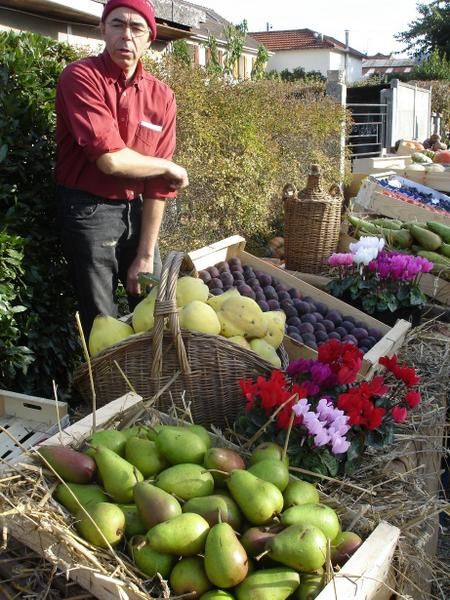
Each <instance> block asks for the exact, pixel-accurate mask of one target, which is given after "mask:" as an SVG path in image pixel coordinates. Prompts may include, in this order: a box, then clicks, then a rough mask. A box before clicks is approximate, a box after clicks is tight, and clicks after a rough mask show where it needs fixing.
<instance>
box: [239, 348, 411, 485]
mask: <svg viewBox="0 0 450 600" xmlns="http://www.w3.org/2000/svg"><path fill="white" fill-rule="evenodd" d="M362 356H363V355H362V352H361V351H360V350H359V349H358V348H357V347H356V346H354V345H353V344H351V343H344V342H340V341H338V340H329V341H328V342H326V343H324V344H322V345H321V346H320V347H319V350H318V358H317V359H305V358H300V359H298V360H294V361H292V362H291V363H290V364H289V366H288V368H287V371H286V373H284V372H282V371H279V370H274V371H272V373H271V376H270V377H269V378H264V377H258V378H257V379H256V381H253V380H251V379H242V380H240V387H241V390H242V393H243V396H244V399H245V406H244V408H243V411H242V412H241V414H240V415H239V417H238V418H237V420H236V423H235V430H236V432H237V433H238V434H240V435H241V436H245V437H246V438H247V439H248V440H249V443H248V445H249V446H251V445H253V444H254V443H255V442H256V440H258V443H260V442H261V441H273V442H276V443H278V444H280V445H281V446H283V447H284V448H285V451H286V453H287V455H288V456H289V459H290V464H291V466H297V467H301V468H303V469H307V470H309V471H314V472H317V473H321V474H324V475H330V476H335V475H337V474H344V473H345V474H348V473H351V472H352V470H353V469H354V468H355V466H356V465H358V464H359V463H360V461H361V459H362V456H363V453H364V451H365V449H366V448H367V447H368V446H373V447H383V446H387V445H389V444H390V443H392V441H393V438H394V430H395V427H396V425H397V424H398V423H402V422H403V421H405V420H406V419H407V417H408V412H409V410H411V409H413V408H414V407H415V406H417V405H418V404H419V402H420V399H421V397H420V392H419V391H418V390H417V385H418V384H419V381H420V380H419V377H418V376H417V373H416V371H415V369H414V368H412V367H409V366H408V365H404V364H399V363H398V359H397V356H396V355H394V356H392V357H391V358H388V357H382V358H380V359H379V363H380V364H381V365H383V366H384V367H386V369H387V371H388V372H389V374H390V375H389V376H390V379H391V381H390V382H388V381H387V380H386V377H385V376H384V375H376V376H374V377H373V379H372V380H371V381H357V380H356V378H357V374H358V370H359V368H360V366H361V362H362Z"/></svg>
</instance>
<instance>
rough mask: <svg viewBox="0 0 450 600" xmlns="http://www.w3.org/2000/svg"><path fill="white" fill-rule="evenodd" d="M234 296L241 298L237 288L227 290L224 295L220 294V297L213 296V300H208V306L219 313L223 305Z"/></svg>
mask: <svg viewBox="0 0 450 600" xmlns="http://www.w3.org/2000/svg"><path fill="white" fill-rule="evenodd" d="M233 296H237V297H240V296H241V295H240V293H239V292H238V291H237V289H236V288H230V289H229V290H227V291H226V292H224V293H223V294H219V295H218V296H211V298H209V299H208V304H209V305H210V306H211V307H212V308H213V309H214V310H215V311H216V312H217V311H218V310H219V309H220V307H221V306H222V304H223V303H224V302H226V301H227V300H228V299H229V298H233Z"/></svg>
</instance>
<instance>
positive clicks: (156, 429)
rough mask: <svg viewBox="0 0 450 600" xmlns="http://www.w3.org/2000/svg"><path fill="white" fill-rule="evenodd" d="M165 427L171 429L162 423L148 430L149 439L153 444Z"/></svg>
mask: <svg viewBox="0 0 450 600" xmlns="http://www.w3.org/2000/svg"><path fill="white" fill-rule="evenodd" d="M165 427H169V426H168V425H162V424H161V423H157V424H156V425H152V426H151V427H149V428H148V433H147V437H148V439H149V440H150V441H151V442H154V441H155V440H156V438H157V437H158V433H159V432H160V431H161V430H162V429H164V428H165Z"/></svg>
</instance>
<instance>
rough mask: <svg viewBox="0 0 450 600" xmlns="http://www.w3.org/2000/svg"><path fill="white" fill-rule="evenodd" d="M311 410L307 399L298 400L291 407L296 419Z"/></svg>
mask: <svg viewBox="0 0 450 600" xmlns="http://www.w3.org/2000/svg"><path fill="white" fill-rule="evenodd" d="M310 408H311V404H310V403H309V402H308V398H300V400H299V401H298V402H296V404H294V406H293V407H292V410H293V411H294V413H295V416H296V417H303V416H304V415H305V414H306V413H307V412H308V411H309V409H310Z"/></svg>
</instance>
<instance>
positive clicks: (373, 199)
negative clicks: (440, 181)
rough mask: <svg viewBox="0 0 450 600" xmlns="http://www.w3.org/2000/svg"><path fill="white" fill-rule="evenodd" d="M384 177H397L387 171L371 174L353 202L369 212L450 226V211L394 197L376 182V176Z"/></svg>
mask: <svg viewBox="0 0 450 600" xmlns="http://www.w3.org/2000/svg"><path fill="white" fill-rule="evenodd" d="M386 177H387V178H391V177H393V178H397V177H398V176H397V175H396V174H395V173H392V172H388V173H382V174H379V175H376V176H372V177H370V178H369V179H367V180H365V181H363V183H362V185H361V187H360V188H359V191H358V194H357V195H356V197H355V198H354V202H355V204H357V205H359V206H360V207H362V208H364V209H366V210H368V211H370V212H374V213H377V214H379V215H384V216H386V217H391V218H394V219H401V220H402V221H417V222H419V223H426V222H427V221H436V222H438V223H443V224H444V225H449V226H450V213H448V212H445V211H437V210H436V211H433V210H431V209H429V208H426V207H425V206H423V207H422V206H419V205H418V204H411V203H410V202H406V201H404V200H400V199H398V198H394V197H393V196H389V195H388V194H387V193H384V188H383V187H382V186H381V185H379V184H378V183H377V178H379V179H381V178H386ZM406 181H409V180H406ZM414 185H416V186H417V187H418V188H419V189H421V187H422V188H425V186H420V184H419V183H416V182H414ZM425 190H426V191H431V192H434V193H435V195H436V196H440V195H441V194H440V193H439V192H435V190H431V189H430V188H425Z"/></svg>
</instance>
